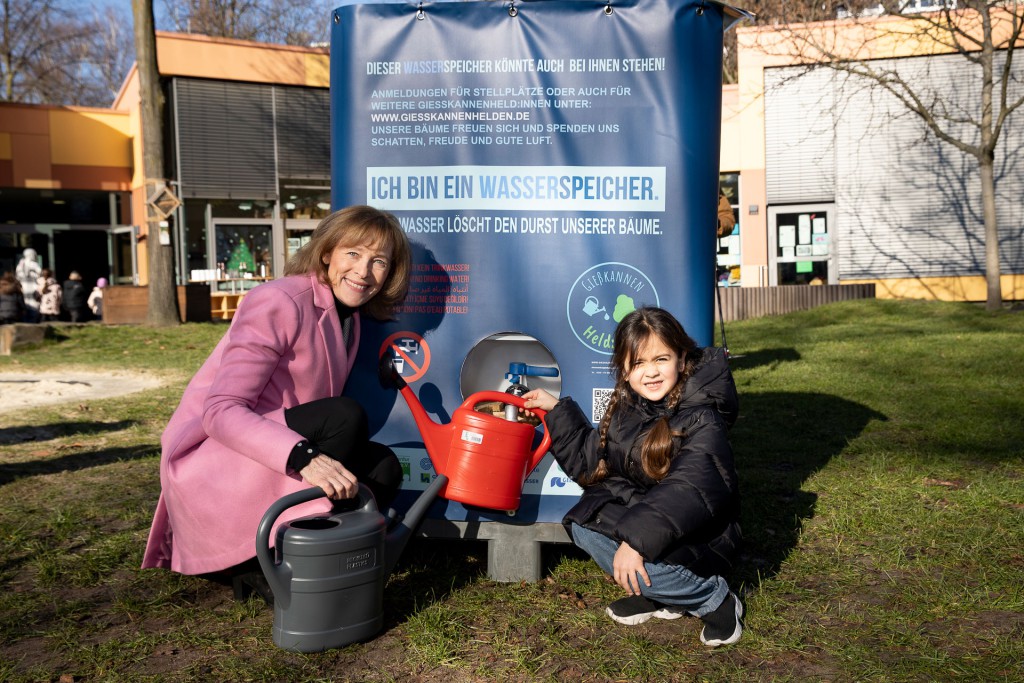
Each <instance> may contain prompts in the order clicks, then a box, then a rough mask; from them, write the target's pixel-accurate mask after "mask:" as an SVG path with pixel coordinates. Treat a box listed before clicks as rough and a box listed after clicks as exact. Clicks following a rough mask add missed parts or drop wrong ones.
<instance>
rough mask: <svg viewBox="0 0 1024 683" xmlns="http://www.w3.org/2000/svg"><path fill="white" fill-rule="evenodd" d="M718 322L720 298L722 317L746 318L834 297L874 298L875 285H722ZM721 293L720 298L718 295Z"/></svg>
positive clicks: (801, 308)
mask: <svg viewBox="0 0 1024 683" xmlns="http://www.w3.org/2000/svg"><path fill="white" fill-rule="evenodd" d="M717 294H718V296H716V298H715V322H716V323H717V322H718V321H719V320H720V318H719V314H718V308H719V301H720V302H721V308H722V318H721V319H725V320H746V319H748V318H760V317H762V316H766V315H781V314H783V313H792V312H793V311H806V310H810V309H812V308H814V307H815V306H821V305H822V304H830V303H833V302H835V301H849V300H851V299H874V298H875V285H874V284H873V283H872V284H864V285H782V286H779V287H719V288H718V292H717ZM719 297H720V298H719Z"/></svg>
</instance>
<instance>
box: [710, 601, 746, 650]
mask: <svg viewBox="0 0 1024 683" xmlns="http://www.w3.org/2000/svg"><path fill="white" fill-rule="evenodd" d="M729 597H730V598H732V599H733V601H734V605H735V616H736V627H735V628H734V629H733V631H732V634H731V635H729V637H728V638H705V637H704V631H705V630H706V629H707V627H706V626H705V627H704V628H703V629H701V631H700V642H702V643H704V644H705V645H707V646H708V647H721V646H722V645H732V644H733V643H735V642H737V641H739V639H740V637H741V636H742V635H743V622H742V621H741V620H742V619H743V603H742V602H740V599H739V598H738V597H736V594H735V593H732V592H730V593H729ZM728 599H729V598H726V600H728Z"/></svg>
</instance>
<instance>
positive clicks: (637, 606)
mask: <svg viewBox="0 0 1024 683" xmlns="http://www.w3.org/2000/svg"><path fill="white" fill-rule="evenodd" d="M615 605H618V607H619V612H620V613H618V614H617V613H616V612H615V610H613V609H612V606H615ZM604 613H605V614H607V615H608V617H609V618H610V619H611V620H612V621H615V622H617V623H620V624H625V625H626V626H636V625H637V624H642V623H644V622H645V621H648V620H649V619H650V618H651V617H655V618H657V619H678V618H679V617H681V616H683V612H682V611H681V610H680V609H678V608H675V607H669V606H659V605H658V604H657V603H655V602H652V601H650V600H648V599H647V598H645V597H643V596H642V595H631V596H629V597H628V598H621V599H619V600H616V601H615V602H613V603H612V604H611V605H609V606H608V607H606V608H605V610H604Z"/></svg>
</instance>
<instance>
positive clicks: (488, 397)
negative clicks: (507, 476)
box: [460, 391, 551, 474]
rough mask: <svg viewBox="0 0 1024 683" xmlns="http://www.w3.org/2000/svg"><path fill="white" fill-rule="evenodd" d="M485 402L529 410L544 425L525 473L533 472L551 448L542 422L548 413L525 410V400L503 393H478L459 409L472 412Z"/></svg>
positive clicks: (548, 435) (546, 425)
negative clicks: (476, 406)
mask: <svg viewBox="0 0 1024 683" xmlns="http://www.w3.org/2000/svg"><path fill="white" fill-rule="evenodd" d="M485 401H497V402H498V403H511V404H512V405H514V406H517V407H519V408H522V409H523V410H529V411H530V412H531V413H533V414H534V415H536V416H537V417H539V418H540V421H541V423H542V424H543V425H544V437H543V438H542V439H541V440H540V445H539V446H537V448H536V450H534V451H533V454H532V455H530V466H529V467H527V468H526V473H527V474H529V473H530V472H532V471H533V468H534V467H536V466H537V463H539V462H540V459H541V458H543V457H544V454H545V453H547V452H548V448H550V447H551V435H550V434H549V433H548V423H547V422H544V417H545V416H546V415H547V414H548V412H547V411H546V410H541V409H540V408H527V407H526V400H525V399H524V398H523V397H522V396H516V395H515V394H506V393H505V392H503V391H478V392H477V393H475V394H473V395H472V396H470V397H468V398H467V399H466V400H465V401H463V402H462V405H461V406H460V407H461V408H466V409H467V410H472V409H473V406H475V405H476V404H477V403H483V402H485Z"/></svg>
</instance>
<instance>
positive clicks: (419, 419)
mask: <svg viewBox="0 0 1024 683" xmlns="http://www.w3.org/2000/svg"><path fill="white" fill-rule="evenodd" d="M399 391H400V392H401V394H402V397H403V398H404V399H405V402H406V403H407V404H408V405H409V411H410V412H411V413H412V419H413V420H414V421H415V422H416V428H417V429H419V431H420V436H422V437H423V445H424V447H425V448H426V449H427V455H428V456H429V457H430V462H431V464H432V465H433V466H434V470H435V471H436V472H437V473H438V474H444V472H445V470H446V469H447V464H448V452H449V451H450V450H451V445H452V434H453V433H454V425H452V424H446V425H443V424H438V423H437V422H434V421H433V420H431V419H430V415H428V414H427V411H426V410H424V408H423V404H422V403H420V401H419V399H418V398H416V394H415V393H414V392H413V390H412V387H410V386H409V385H408V384H405V383H404V382H403V386H402V388H401V389H399Z"/></svg>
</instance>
